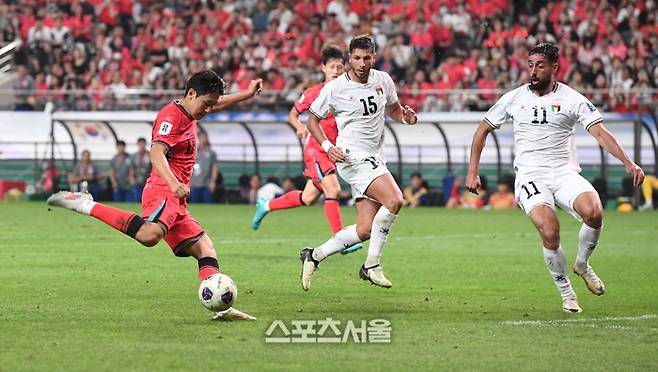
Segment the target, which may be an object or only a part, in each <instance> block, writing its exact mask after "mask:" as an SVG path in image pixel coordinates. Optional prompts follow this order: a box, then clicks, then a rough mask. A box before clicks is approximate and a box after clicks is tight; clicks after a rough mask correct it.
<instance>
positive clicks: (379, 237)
mask: <svg viewBox="0 0 658 372" xmlns="http://www.w3.org/2000/svg"><path fill="white" fill-rule="evenodd" d="M396 217H397V214H393V213H391V211H389V210H388V209H387V208H386V207H384V206H381V207H380V208H379V210H378V211H377V214H375V218H374V219H373V221H372V230H371V231H370V246H369V247H368V258H366V264H365V266H366V267H373V266H377V265H379V259H380V258H381V257H382V251H383V250H384V244H386V239H387V238H388V232H389V231H390V230H391V226H393V222H395V218H396Z"/></svg>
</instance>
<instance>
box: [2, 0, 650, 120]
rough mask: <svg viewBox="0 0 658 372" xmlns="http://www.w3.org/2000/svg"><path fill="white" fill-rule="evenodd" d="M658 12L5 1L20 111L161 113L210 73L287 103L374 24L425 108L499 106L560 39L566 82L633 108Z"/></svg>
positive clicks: (258, 0) (495, 5)
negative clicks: (536, 52) (530, 56)
mask: <svg viewBox="0 0 658 372" xmlns="http://www.w3.org/2000/svg"><path fill="white" fill-rule="evenodd" d="M657 17H658V12H657V10H656V4H655V2H654V1H653V0H649V1H632V0H620V1H614V0H610V1H606V0H602V1H593V0H562V1H539V0H535V1H527V0H520V1H510V0H436V1H422V0H415V1H414V0H411V1H396V0H391V1H376V0H370V1H367V0H366V1H342V0H332V1H327V0H316V1H314V0H303V1H286V0H284V1H265V0H246V1H230V0H227V1H218V0H180V1H171V0H166V1H151V0H140V1H136V0H115V1H111V0H86V1H76V0H5V1H3V2H2V3H1V4H0V45H1V44H7V43H9V42H11V41H14V40H16V39H20V40H21V41H22V45H21V47H20V48H19V50H18V51H17V52H16V54H15V56H14V60H15V65H16V73H17V75H18V79H16V80H15V82H14V87H13V88H14V89H15V91H16V92H17V94H16V95H15V102H14V108H15V109H18V110H30V109H39V108H41V107H42V106H43V104H44V103H45V102H46V101H47V100H51V101H54V102H56V103H57V104H58V106H59V107H62V108H64V109H80V110H110V109H147V110H157V109H159V108H160V107H161V105H162V104H163V103H165V102H167V101H169V100H170V99H171V98H172V97H173V96H175V95H177V94H180V90H181V89H182V88H183V87H184V84H185V81H186V77H187V76H189V75H190V74H191V73H194V72H196V71H198V70H201V69H204V68H211V69H214V70H215V71H217V72H218V73H219V74H220V75H221V76H223V77H224V79H225V80H226V81H227V82H229V83H230V88H229V90H230V91H237V90H240V89H243V88H245V87H246V86H247V85H248V82H249V81H250V80H251V79H252V78H254V77H256V76H260V77H262V78H263V79H264V80H265V82H266V94H263V95H262V96H260V97H258V99H257V100H255V101H253V102H249V103H247V104H245V105H244V106H243V107H241V109H244V110H283V111H286V110H287V109H289V107H290V105H291V103H292V102H293V101H294V100H295V99H297V98H298V97H299V94H300V93H301V92H302V91H303V89H304V88H306V87H308V86H309V85H311V84H314V83H316V82H317V81H319V80H320V78H321V75H320V72H319V64H320V50H321V47H322V45H323V44H325V43H335V44H338V45H340V46H343V47H345V46H346V45H347V43H348V42H349V40H350V38H351V37H352V36H353V35H356V34H362V33H370V34H372V35H373V36H374V38H375V40H376V42H377V47H378V59H377V62H376V65H375V67H376V68H378V69H382V70H386V71H388V72H389V73H390V74H391V75H392V76H393V78H394V80H395V82H396V83H397V84H398V89H399V92H400V95H401V99H402V100H404V101H405V102H406V103H408V104H409V105H411V106H413V107H415V108H416V109H418V110H422V111H468V110H486V109H487V108H488V107H489V106H490V105H491V104H492V102H493V100H495V99H496V97H498V96H499V94H500V92H501V91H505V90H509V89H511V88H513V87H515V86H517V85H520V84H523V83H525V82H527V78H528V76H527V73H526V71H525V66H526V57H527V53H528V50H529V47H531V46H533V45H535V44H536V43H538V42H544V41H550V42H553V43H556V44H558V45H559V46H560V50H561V57H560V61H559V62H560V70H559V72H558V76H557V77H558V79H559V80H560V81H563V82H565V83H567V84H569V85H571V86H572V87H574V88H575V89H577V90H580V91H583V92H585V93H586V94H587V95H588V96H589V97H590V99H592V100H593V102H594V103H595V104H596V105H597V106H599V107H600V108H601V109H602V110H604V111H616V112H626V111H636V110H639V109H641V105H642V104H644V103H649V102H651V101H652V100H653V99H654V98H655V97H654V94H655V91H654V90H653V89H654V88H656V86H657V85H658V63H657V61H658V59H657V58H656V57H657V53H658V23H657V22H656V20H657ZM477 89H482V90H485V91H477Z"/></svg>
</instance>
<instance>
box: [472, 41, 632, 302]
mask: <svg viewBox="0 0 658 372" xmlns="http://www.w3.org/2000/svg"><path fill="white" fill-rule="evenodd" d="M558 57H559V50H558V48H557V47H556V46H554V45H552V44H550V43H543V44H539V45H537V46H535V47H534V48H533V49H532V50H531V51H530V55H529V57H528V74H529V75H530V79H531V81H530V84H525V85H523V86H521V87H519V88H516V89H514V90H512V91H510V92H508V93H506V94H504V95H503V96H502V97H501V98H500V99H499V100H498V102H496V103H495V104H494V105H493V106H492V107H491V108H490V109H489V111H488V112H487V113H486V115H485V116H484V120H483V121H482V123H480V126H479V127H478V129H477V131H476V132H475V135H474V137H473V144H472V147H471V160H470V165H469V169H468V176H467V178H466V188H467V189H468V190H469V191H470V192H473V193H476V194H477V190H478V188H479V187H480V177H479V176H478V164H479V162H480V155H481V154H482V149H483V148H484V144H485V141H486V138H487V135H488V134H489V133H490V132H491V131H493V130H495V129H499V128H500V127H501V125H502V124H503V123H505V122H506V121H507V120H508V119H510V118H511V119H512V122H513V126H514V147H515V149H516V157H515V159H514V170H515V172H516V181H515V194H516V195H515V196H516V200H517V201H518V204H519V206H521V208H522V209H523V210H524V211H525V212H526V213H527V214H528V216H529V217H530V220H531V221H532V223H533V224H534V225H535V227H536V228H537V231H538V232H539V235H540V236H541V239H542V242H543V246H544V250H543V251H544V262H545V263H546V266H547V267H548V271H549V272H550V273H551V276H552V277H553V281H554V282H555V285H556V286H557V289H558V291H559V292H560V295H561V296H562V310H564V311H565V312H567V313H580V312H581V311H582V309H581V308H580V306H579V305H578V300H577V297H576V293H575V292H574V290H573V288H572V286H571V282H570V281H569V277H568V274H567V259H566V257H565V255H564V251H563V250H562V246H561V244H560V226H559V222H558V219H557V217H556V215H555V207H556V206H559V207H560V208H562V209H563V210H565V211H566V212H568V213H569V214H571V215H572V216H574V217H575V218H577V219H578V220H579V221H582V222H583V225H582V227H581V228H580V233H579V235H578V254H577V255H576V259H575V261H574V262H573V265H572V269H573V271H574V273H576V274H577V275H578V276H580V277H582V278H583V280H584V281H585V284H586V285H587V288H588V289H589V290H590V291H591V292H592V293H594V294H595V295H597V296H600V295H602V294H603V293H605V286H604V285H603V282H602V281H601V279H600V278H599V277H598V275H596V273H595V272H594V270H593V269H592V267H591V266H590V265H589V257H590V256H591V255H592V252H594V248H596V245H597V244H598V242H599V236H600V235H601V229H602V227H603V212H602V211H603V207H602V206H601V201H600V199H599V195H598V193H597V192H596V190H594V187H593V186H592V185H591V184H590V183H589V182H588V181H587V180H586V179H585V178H583V177H582V176H581V175H580V174H579V173H580V165H579V164H578V160H577V159H576V153H575V146H574V142H573V133H574V131H575V125H576V124H578V125H582V126H583V128H585V130H587V131H589V133H590V134H591V135H592V136H594V138H596V140H597V141H598V142H599V144H600V145H601V147H603V148H604V149H605V150H606V151H608V152H609V153H611V154H612V155H613V156H614V157H616V158H617V159H619V160H621V161H622V163H624V166H625V167H626V171H627V172H628V174H630V175H631V177H633V183H634V184H635V185H636V186H637V185H640V184H641V183H642V180H643V179H644V173H643V172H642V169H641V168H640V167H638V166H637V165H636V164H635V163H633V161H631V159H630V158H629V157H628V155H626V153H625V152H624V149H623V148H622V147H621V145H619V143H618V142H617V140H616V139H615V137H614V136H613V135H612V134H611V133H610V132H609V131H608V130H607V129H606V128H605V127H604V126H603V123H602V118H601V113H599V111H598V110H597V109H596V108H595V107H594V106H593V105H592V103H590V101H589V100H588V99H587V98H585V97H584V96H583V95H581V94H580V93H578V92H576V91H575V90H573V89H571V88H570V87H568V86H567V85H565V84H562V83H559V82H557V81H555V73H556V72H557V70H558V67H559V66H558Z"/></svg>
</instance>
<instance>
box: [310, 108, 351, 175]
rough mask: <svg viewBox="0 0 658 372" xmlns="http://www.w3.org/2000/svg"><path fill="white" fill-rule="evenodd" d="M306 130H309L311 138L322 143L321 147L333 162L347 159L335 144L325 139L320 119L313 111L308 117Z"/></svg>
mask: <svg viewBox="0 0 658 372" xmlns="http://www.w3.org/2000/svg"><path fill="white" fill-rule="evenodd" d="M308 131H309V132H311V135H312V136H313V138H315V140H316V141H318V143H319V144H321V145H322V149H324V151H325V152H326V153H327V155H329V159H331V161H333V162H335V163H340V162H344V161H346V160H347V157H346V156H345V154H344V153H343V150H341V149H340V148H338V147H337V146H335V145H334V144H333V143H331V141H329V140H328V139H327V136H326V135H325V134H324V131H323V130H322V127H321V126H320V119H319V118H318V117H317V116H315V115H314V114H313V113H311V115H309V117H308Z"/></svg>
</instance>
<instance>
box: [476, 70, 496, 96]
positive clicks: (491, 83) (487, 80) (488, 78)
mask: <svg viewBox="0 0 658 372" xmlns="http://www.w3.org/2000/svg"><path fill="white" fill-rule="evenodd" d="M477 85H478V88H480V89H496V87H497V81H496V78H495V77H494V76H493V72H492V70H491V66H484V68H483V69H482V76H481V77H480V78H479V79H478V80H477ZM480 97H481V98H482V99H483V100H485V101H487V102H491V101H493V100H494V99H495V98H496V93H482V94H481V95H480Z"/></svg>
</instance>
